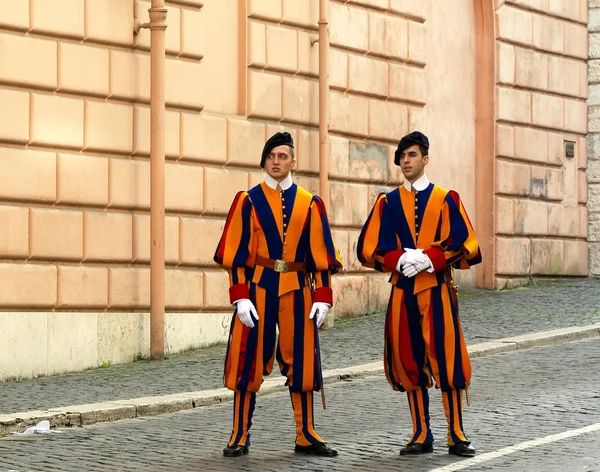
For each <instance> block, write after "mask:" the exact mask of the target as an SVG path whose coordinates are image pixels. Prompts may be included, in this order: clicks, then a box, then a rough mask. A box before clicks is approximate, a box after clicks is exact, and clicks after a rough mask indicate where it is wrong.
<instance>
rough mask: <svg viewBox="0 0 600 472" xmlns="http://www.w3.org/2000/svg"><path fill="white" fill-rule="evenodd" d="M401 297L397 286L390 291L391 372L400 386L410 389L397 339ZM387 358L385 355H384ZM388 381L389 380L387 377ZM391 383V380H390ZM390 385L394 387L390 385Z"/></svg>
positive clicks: (411, 388) (401, 292)
mask: <svg viewBox="0 0 600 472" xmlns="http://www.w3.org/2000/svg"><path fill="white" fill-rule="evenodd" d="M403 297H404V291H403V290H402V289H399V288H397V287H394V288H393V291H392V298H393V300H392V302H391V307H392V313H391V316H390V330H389V333H388V334H389V336H390V337H391V339H390V344H391V345H392V363H393V365H392V372H393V374H394V378H395V379H396V381H400V383H401V384H402V386H403V387H404V389H405V390H406V391H411V390H414V389H415V386H414V385H413V383H412V382H411V381H410V379H409V377H408V375H407V374H406V371H405V370H404V366H403V365H402V358H401V356H400V347H399V346H400V341H399V336H400V329H399V328H400V308H401V306H402V303H403ZM386 359H387V356H386ZM386 363H387V362H384V364H386ZM388 381H389V377H388ZM390 384H391V382H390ZM392 387H394V386H393V385H392Z"/></svg>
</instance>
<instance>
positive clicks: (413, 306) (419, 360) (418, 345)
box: [404, 291, 429, 386]
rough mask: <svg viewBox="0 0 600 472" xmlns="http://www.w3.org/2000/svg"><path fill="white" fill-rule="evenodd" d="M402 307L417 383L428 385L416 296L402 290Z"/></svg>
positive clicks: (419, 312) (419, 313) (423, 342)
mask: <svg viewBox="0 0 600 472" xmlns="http://www.w3.org/2000/svg"><path fill="white" fill-rule="evenodd" d="M404 307H405V308H406V316H407V320H408V335H409V336H410V344H411V348H412V358H413V360H414V361H415V363H416V364H417V368H418V369H419V377H418V381H417V384H418V385H420V386H426V385H429V378H428V377H427V375H426V374H425V372H424V371H423V368H424V366H425V340H424V339H423V330H422V327H421V311H420V310H419V302H418V300H417V296H416V295H414V294H413V293H412V291H411V292H408V293H407V292H404Z"/></svg>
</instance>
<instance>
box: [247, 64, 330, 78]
mask: <svg viewBox="0 0 600 472" xmlns="http://www.w3.org/2000/svg"><path fill="white" fill-rule="evenodd" d="M248 69H249V70H251V71H256V72H262V73H263V74H269V75H277V76H280V77H287V78H291V79H305V80H307V81H310V82H318V79H319V75H318V74H312V73H310V72H302V71H296V72H290V71H289V70H283V69H279V68H278V67H269V66H266V65H265V66H261V65H257V64H248Z"/></svg>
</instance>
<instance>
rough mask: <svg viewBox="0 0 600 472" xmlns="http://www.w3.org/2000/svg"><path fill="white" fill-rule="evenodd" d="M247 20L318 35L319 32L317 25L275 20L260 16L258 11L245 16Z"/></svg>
mask: <svg viewBox="0 0 600 472" xmlns="http://www.w3.org/2000/svg"><path fill="white" fill-rule="evenodd" d="M247 19H248V21H249V22H253V23H263V24H265V25H269V26H280V27H282V28H285V29H289V30H293V31H302V32H304V33H310V34H314V35H315V36H317V37H318V35H319V34H318V33H319V25H318V24H315V25H308V24H305V23H302V24H298V23H295V22H293V21H290V20H285V19H279V20H276V19H274V18H269V17H267V16H262V15H261V14H260V13H253V14H250V15H248V16H247Z"/></svg>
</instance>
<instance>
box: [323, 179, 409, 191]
mask: <svg viewBox="0 0 600 472" xmlns="http://www.w3.org/2000/svg"><path fill="white" fill-rule="evenodd" d="M329 182H330V183H336V184H357V185H364V186H367V187H389V189H390V190H393V189H394V188H396V187H399V186H400V185H402V182H400V181H391V180H390V181H387V182H382V181H364V180H361V179H359V178H358V177H338V176H336V177H335V178H330V179H329Z"/></svg>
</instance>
